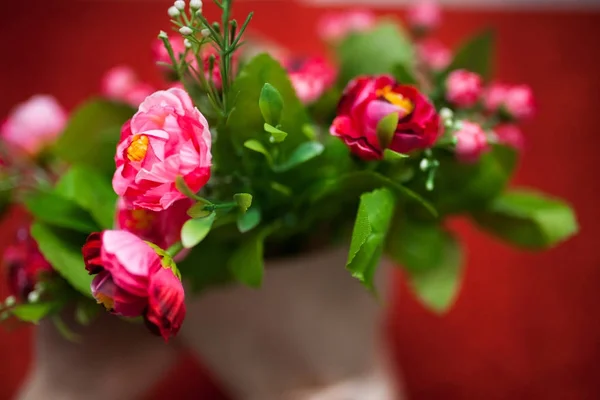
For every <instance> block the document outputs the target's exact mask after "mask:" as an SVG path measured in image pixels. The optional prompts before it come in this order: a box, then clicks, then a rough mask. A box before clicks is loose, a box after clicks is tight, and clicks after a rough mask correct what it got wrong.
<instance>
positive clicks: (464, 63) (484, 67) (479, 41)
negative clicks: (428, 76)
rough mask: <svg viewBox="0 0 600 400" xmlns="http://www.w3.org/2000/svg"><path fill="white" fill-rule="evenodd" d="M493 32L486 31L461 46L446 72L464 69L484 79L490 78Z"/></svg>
mask: <svg viewBox="0 0 600 400" xmlns="http://www.w3.org/2000/svg"><path fill="white" fill-rule="evenodd" d="M494 39H495V37H494V32H493V31H492V30H487V31H484V32H482V33H480V34H479V35H477V36H475V37H473V38H472V39H470V40H469V41H468V42H466V43H465V44H463V45H462V46H461V47H460V49H459V50H458V51H457V53H456V55H455V56H454V60H453V61H452V63H451V64H450V66H449V67H448V69H447V71H448V72H450V71H453V70H455V69H466V70H468V71H471V72H475V73H477V74H479V75H481V76H482V77H483V78H485V79H489V78H490V77H491V76H492V66H493V62H494V60H493V53H494Z"/></svg>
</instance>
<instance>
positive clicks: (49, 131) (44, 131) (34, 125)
mask: <svg viewBox="0 0 600 400" xmlns="http://www.w3.org/2000/svg"><path fill="white" fill-rule="evenodd" d="M66 123H67V113H66V112H65V110H64V109H63V108H62V107H61V106H60V104H58V102H57V101H56V99H55V98H54V97H52V96H47V95H35V96H33V97H31V98H30V99H29V100H27V101H26V102H25V103H22V104H19V105H18V106H17V107H15V108H14V109H13V111H12V112H11V114H10V115H9V117H8V119H7V120H6V121H5V122H4V124H2V126H1V127H0V136H2V139H3V140H4V141H6V143H8V144H9V145H10V146H13V147H15V148H16V149H17V150H19V151H23V152H25V153H26V154H27V155H29V156H36V155H38V154H39V153H40V152H41V151H42V150H43V149H44V148H46V147H47V146H49V145H51V144H52V143H54V141H55V140H56V139H57V138H58V136H59V135H60V134H61V133H62V131H63V129H64V128H65V125H66Z"/></svg>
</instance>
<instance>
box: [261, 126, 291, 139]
mask: <svg viewBox="0 0 600 400" xmlns="http://www.w3.org/2000/svg"><path fill="white" fill-rule="evenodd" d="M265 131H266V132H267V133H270V134H271V138H270V140H271V143H281V142H283V141H284V140H285V138H286V137H287V133H286V132H284V131H282V130H280V129H277V128H275V127H274V126H272V125H269V124H268V123H266V122H265Z"/></svg>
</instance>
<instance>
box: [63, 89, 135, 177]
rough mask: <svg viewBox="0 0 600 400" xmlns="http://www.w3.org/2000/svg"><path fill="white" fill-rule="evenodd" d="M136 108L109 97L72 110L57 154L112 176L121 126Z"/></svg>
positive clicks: (68, 160)
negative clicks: (107, 99)
mask: <svg viewBox="0 0 600 400" xmlns="http://www.w3.org/2000/svg"><path fill="white" fill-rule="evenodd" d="M134 111H135V110H133V109H132V108H131V107H130V106H128V105H124V104H119V103H113V102H109V101H105V100H97V99H96V100H91V101H89V102H87V103H85V104H83V105H82V106H80V107H79V108H77V109H76V110H75V111H74V112H73V113H72V115H71V118H70V120H69V123H68V125H67V127H66V129H65V131H64V133H63V134H62V135H61V136H60V138H59V139H58V141H57V143H56V146H55V148H54V151H55V153H56V154H57V155H58V156H59V157H60V158H62V159H63V160H65V161H67V162H69V163H70V164H84V165H89V166H90V167H93V168H95V169H98V170H100V171H102V172H103V173H106V174H108V175H110V176H112V174H113V173H114V172H115V162H114V157H115V150H116V148H117V143H118V141H119V137H120V132H121V126H122V125H123V124H124V123H125V122H126V121H127V120H128V119H129V118H131V117H132V116H133V114H134Z"/></svg>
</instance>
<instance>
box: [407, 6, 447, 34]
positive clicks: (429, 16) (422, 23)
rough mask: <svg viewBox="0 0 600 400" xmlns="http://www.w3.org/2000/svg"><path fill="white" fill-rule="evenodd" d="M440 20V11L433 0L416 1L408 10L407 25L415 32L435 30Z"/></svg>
mask: <svg viewBox="0 0 600 400" xmlns="http://www.w3.org/2000/svg"><path fill="white" fill-rule="evenodd" d="M441 19H442V13H441V9H440V6H439V4H438V3H437V1H435V0H416V1H414V3H413V4H412V5H411V7H410V8H409V9H408V24H409V25H410V26H411V27H412V28H413V29H415V30H422V31H430V30H432V29H435V28H437V27H438V25H439V24H440V21H441Z"/></svg>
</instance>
